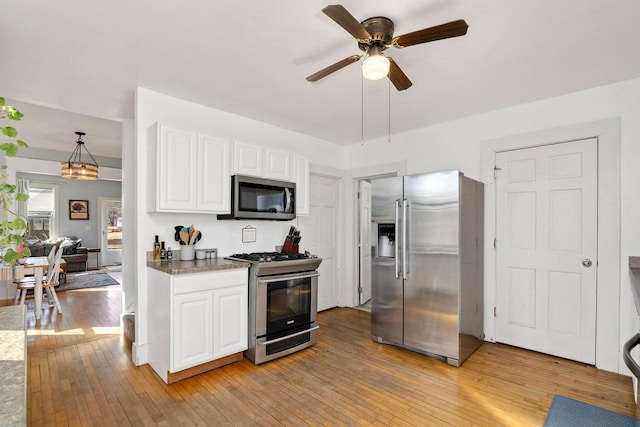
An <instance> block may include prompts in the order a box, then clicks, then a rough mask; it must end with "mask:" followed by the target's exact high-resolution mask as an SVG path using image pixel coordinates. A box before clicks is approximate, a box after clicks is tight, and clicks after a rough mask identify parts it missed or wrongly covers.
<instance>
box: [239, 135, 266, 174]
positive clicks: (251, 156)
mask: <svg viewBox="0 0 640 427" xmlns="http://www.w3.org/2000/svg"><path fill="white" fill-rule="evenodd" d="M233 174H234V175H248V176H257V177H262V176H263V175H264V149H263V147H262V146H260V145H255V144H249V143H247V142H242V141H233Z"/></svg>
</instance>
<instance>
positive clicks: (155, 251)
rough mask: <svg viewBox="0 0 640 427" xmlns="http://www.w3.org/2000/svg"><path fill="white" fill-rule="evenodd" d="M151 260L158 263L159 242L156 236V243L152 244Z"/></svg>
mask: <svg viewBox="0 0 640 427" xmlns="http://www.w3.org/2000/svg"><path fill="white" fill-rule="evenodd" d="M153 260H154V261H160V242H159V241H158V236H157V235H156V241H155V242H153Z"/></svg>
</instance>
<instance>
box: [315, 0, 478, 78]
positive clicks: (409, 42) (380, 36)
mask: <svg viewBox="0 0 640 427" xmlns="http://www.w3.org/2000/svg"><path fill="white" fill-rule="evenodd" d="M322 12H324V14H325V15H327V16H328V17H329V18H331V19H333V20H334V21H335V22H336V23H337V24H338V25H340V26H341V27H342V28H344V29H345V30H347V32H349V33H350V34H351V35H352V36H353V37H355V38H356V40H357V42H358V47H359V48H360V50H362V51H363V52H364V54H362V55H351V56H349V57H347V58H345V59H343V60H342V61H338V62H336V63H335V64H333V65H330V66H328V67H327V68H324V69H322V70H320V71H318V72H317V73H314V74H311V75H310V76H308V77H307V81H310V82H315V81H318V80H320V79H321V78H323V77H326V76H328V75H329V74H331V73H333V72H336V71H338V70H340V69H342V68H344V67H346V66H347V65H349V64H352V63H354V62H358V61H359V60H360V58H362V57H363V56H365V57H366V58H365V61H364V63H363V64H362V75H363V76H364V78H366V79H368V80H379V79H382V78H384V77H387V76H388V77H389V80H391V83H393V85H394V86H395V87H396V89H398V90H405V89H408V88H410V87H411V85H412V84H413V83H411V80H409V78H408V77H407V75H406V74H405V73H404V72H403V71H402V70H401V69H400V67H399V66H398V64H396V62H395V61H394V60H393V59H392V58H391V57H389V56H385V55H384V53H383V52H384V51H385V50H386V49H387V48H389V47H391V46H393V47H397V48H403V47H408V46H413V45H417V44H421V43H427V42H432V41H436V40H442V39H448V38H451V37H458V36H463V35H465V34H466V33H467V28H469V26H468V25H467V23H466V22H465V21H464V20H463V19H459V20H457V21H453V22H449V23H446V24H442V25H437V26H435V27H430V28H424V29H422V30H418V31H414V32H412V33H407V34H403V35H401V36H396V37H394V36H393V21H392V20H391V19H389V18H386V17H384V16H375V17H373V18H367V19H365V20H364V21H362V22H358V21H357V20H356V18H354V17H353V15H351V14H350V13H349V12H348V11H347V9H345V8H344V6H342V5H339V4H336V5H330V6H327V7H325V8H324V9H322Z"/></svg>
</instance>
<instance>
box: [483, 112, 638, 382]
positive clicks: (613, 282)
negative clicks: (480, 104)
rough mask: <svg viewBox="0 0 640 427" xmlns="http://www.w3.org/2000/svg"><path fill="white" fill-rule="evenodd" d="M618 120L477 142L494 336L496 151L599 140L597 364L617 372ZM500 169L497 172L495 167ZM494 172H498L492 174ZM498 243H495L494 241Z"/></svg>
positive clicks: (489, 333)
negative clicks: (483, 194) (483, 189)
mask: <svg viewBox="0 0 640 427" xmlns="http://www.w3.org/2000/svg"><path fill="white" fill-rule="evenodd" d="M620 135H621V120H620V118H611V119H604V120H598V121H593V122H587V123H579V124H574V125H569V126H564V127H559V128H552V129H543V130H536V131H533V132H529V133H524V134H517V135H512V136H506V137H501V138H497V139H491V140H487V141H484V142H483V143H482V144H481V146H480V149H481V151H480V152H481V162H480V164H481V171H480V180H481V181H482V182H484V183H485V236H486V239H485V250H484V254H485V295H484V296H485V304H484V306H485V318H484V325H485V337H486V338H485V339H486V340H487V341H492V342H495V341H496V326H497V325H496V323H497V321H496V316H494V310H497V293H498V291H497V286H496V283H497V271H496V265H497V262H496V249H495V248H494V246H493V243H494V237H496V233H497V230H496V182H495V179H496V178H495V177H494V173H496V172H495V171H494V167H495V165H496V164H495V161H496V154H497V153H499V152H503V151H509V150H518V149H522V148H530V147H538V146H542V145H549V144H554V143H564V142H571V141H579V140H584V139H588V138H597V140H598V184H597V186H598V200H597V204H598V223H597V242H598V249H597V251H598V252H597V260H598V265H597V270H596V275H597V284H598V286H597V290H596V312H597V316H596V357H595V366H596V367H597V368H600V369H604V370H608V371H611V372H621V369H620V367H621V364H620V360H619V356H620V348H621V345H622V344H621V342H620V331H621V321H623V320H622V316H623V315H624V314H623V312H624V311H625V310H626V308H623V307H622V306H621V301H620V294H621V289H620V286H621V284H620V209H621V199H620V185H621V184H620V182H621V177H620V162H621V146H620V141H621V138H620ZM497 172H500V171H497ZM496 175H497V173H496ZM498 244H499V242H498Z"/></svg>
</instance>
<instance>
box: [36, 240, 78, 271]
mask: <svg viewBox="0 0 640 427" xmlns="http://www.w3.org/2000/svg"><path fill="white" fill-rule="evenodd" d="M54 246H56V247H57V248H62V259H64V260H65V262H66V263H67V272H73V271H84V270H86V269H87V257H88V252H87V248H85V247H83V246H82V239H79V238H78V237H76V236H70V237H57V238H53V239H48V240H44V241H43V240H40V239H28V240H27V247H28V248H29V250H30V251H31V256H47V255H49V252H51V248H53V247H54Z"/></svg>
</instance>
